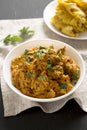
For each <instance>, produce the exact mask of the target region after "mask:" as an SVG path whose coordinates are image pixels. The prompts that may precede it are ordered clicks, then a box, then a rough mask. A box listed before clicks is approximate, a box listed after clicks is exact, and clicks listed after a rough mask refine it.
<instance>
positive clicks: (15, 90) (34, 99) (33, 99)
mask: <svg viewBox="0 0 87 130" xmlns="http://www.w3.org/2000/svg"><path fill="white" fill-rule="evenodd" d="M35 41H38V42H41V41H44V42H47V41H52V42H54V43H55V44H56V43H58V42H60V43H61V44H64V45H65V46H67V47H69V48H71V49H72V50H73V51H74V52H75V53H76V54H77V55H78V56H79V58H80V60H81V62H82V66H83V74H82V75H83V76H82V77H81V78H80V79H79V80H78V84H76V85H75V87H74V88H73V89H72V90H71V91H70V92H68V93H66V94H64V95H62V96H59V97H55V98H46V99H42V98H35V97H30V96H27V95H24V94H23V93H21V92H20V91H19V90H18V89H17V88H15V87H14V86H13V85H12V84H9V81H8V80H7V78H6V73H5V69H6V61H7V60H8V58H9V56H10V55H11V53H12V52H13V51H14V50H16V49H17V48H18V47H20V46H23V45H25V44H28V43H29V42H35ZM32 48H33V47H32ZM3 76H4V79H5V82H6V83H7V85H8V87H9V88H11V89H12V90H13V91H14V92H15V93H17V94H18V95H19V96H21V97H23V98H26V99H29V100H31V101H35V102H54V101H58V100H61V99H64V98H66V97H68V96H70V95H71V94H73V92H75V91H76V89H77V88H78V87H79V86H80V85H81V83H82V81H83V79H84V76H85V62H84V60H83V58H82V56H81V54H80V53H79V52H78V51H77V50H76V49H75V48H74V47H72V46H70V45H68V44H67V43H65V42H62V41H60V40H54V39H38V40H29V41H25V42H23V43H21V44H19V45H17V46H15V47H14V48H13V49H12V50H11V51H10V52H9V53H8V54H7V56H6V57H5V59H4V63H3ZM10 80H11V79H10Z"/></svg>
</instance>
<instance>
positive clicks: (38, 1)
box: [0, 0, 87, 130]
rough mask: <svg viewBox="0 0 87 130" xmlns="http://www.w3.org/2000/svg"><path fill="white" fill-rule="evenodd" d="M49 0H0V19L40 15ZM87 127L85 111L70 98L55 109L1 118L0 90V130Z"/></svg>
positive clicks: (49, 129)
mask: <svg viewBox="0 0 87 130" xmlns="http://www.w3.org/2000/svg"><path fill="white" fill-rule="evenodd" d="M49 2H51V0H0V20H2V19H24V18H42V17H43V10H44V8H45V6H46V5H47V4H48V3H49ZM63 129H64V130H87V114H86V112H84V111H83V110H82V109H81V108H80V107H79V105H78V104H77V103H76V102H75V101H74V99H72V100H70V101H69V102H67V103H66V105H65V106H64V107H63V108H62V109H60V110H59V111H57V112H55V113H51V114H47V113H44V112H43V111H42V110H41V109H40V108H39V107H33V108H31V109H28V110H25V111H23V112H21V113H20V114H18V115H17V116H11V117H4V108H3V102H2V96H1V91H0V130H63Z"/></svg>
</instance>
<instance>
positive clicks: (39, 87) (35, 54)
mask: <svg viewBox="0 0 87 130" xmlns="http://www.w3.org/2000/svg"><path fill="white" fill-rule="evenodd" d="M65 52H66V46H63V47H61V48H59V49H57V50H55V49H54V46H53V45H52V46H48V47H45V46H39V47H33V48H31V49H27V48H26V49H25V51H24V52H23V53H22V55H20V56H18V57H16V58H14V59H12V60H11V80H12V84H13V85H14V87H16V88H17V89H18V90H20V91H21V92H22V93H23V94H24V95H27V96H30V97H35V98H42V99H46V98H55V97H58V96H61V95H65V94H66V93H68V92H69V91H71V90H72V88H73V87H74V85H75V84H76V83H77V81H78V79H79V78H80V67H79V66H78V65H77V64H76V62H75V61H74V60H73V59H72V58H70V57H69V56H66V55H65Z"/></svg>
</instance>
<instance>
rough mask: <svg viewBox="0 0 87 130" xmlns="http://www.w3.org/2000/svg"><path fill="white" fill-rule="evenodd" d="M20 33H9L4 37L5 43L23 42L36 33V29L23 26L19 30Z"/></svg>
mask: <svg viewBox="0 0 87 130" xmlns="http://www.w3.org/2000/svg"><path fill="white" fill-rule="evenodd" d="M19 32H20V35H16V34H13V35H12V34H8V35H7V36H6V37H5V38H4V39H3V42H4V44H5V45H9V44H12V45H14V44H15V43H17V42H19V43H20V42H23V41H24V40H26V39H27V38H30V36H32V35H34V30H30V29H29V27H23V28H22V29H20V30H19Z"/></svg>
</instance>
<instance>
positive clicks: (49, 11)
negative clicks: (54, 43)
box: [43, 0, 87, 40]
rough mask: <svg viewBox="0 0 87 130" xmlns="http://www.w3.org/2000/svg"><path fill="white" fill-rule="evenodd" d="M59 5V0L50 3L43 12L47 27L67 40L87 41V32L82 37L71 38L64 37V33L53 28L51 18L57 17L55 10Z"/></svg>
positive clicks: (81, 34)
mask: <svg viewBox="0 0 87 130" xmlns="http://www.w3.org/2000/svg"><path fill="white" fill-rule="evenodd" d="M57 4H58V0H54V1H52V2H51V3H49V4H48V5H47V6H46V7H45V9H44V12H43V18H44V21H45V23H46V25H47V26H48V27H49V28H50V29H51V30H52V31H53V32H55V33H56V34H58V35H60V36H63V37H65V38H69V39H77V40H87V31H86V32H83V33H80V35H79V36H78V37H69V36H67V35H64V34H63V33H61V32H60V31H58V30H56V29H55V27H53V26H52V24H51V22H50V20H51V18H52V17H53V16H54V15H55V8H56V6H57Z"/></svg>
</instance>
